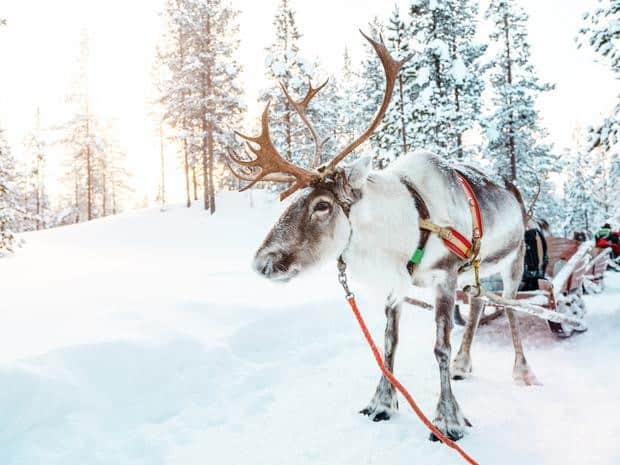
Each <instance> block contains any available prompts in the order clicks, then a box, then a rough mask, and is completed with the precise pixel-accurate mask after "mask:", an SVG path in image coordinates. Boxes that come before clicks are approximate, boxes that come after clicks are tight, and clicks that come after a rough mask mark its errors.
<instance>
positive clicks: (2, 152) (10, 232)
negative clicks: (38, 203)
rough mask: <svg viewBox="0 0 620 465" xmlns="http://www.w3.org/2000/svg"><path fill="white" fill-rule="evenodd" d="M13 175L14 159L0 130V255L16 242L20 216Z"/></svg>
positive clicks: (10, 249) (12, 248) (11, 250)
mask: <svg viewBox="0 0 620 465" xmlns="http://www.w3.org/2000/svg"><path fill="white" fill-rule="evenodd" d="M15 176H16V169H15V160H14V159H13V156H12V155H11V152H10V150H9V147H8V144H7V143H6V140H5V139H4V134H3V132H2V131H1V130H0V257H1V256H2V255H4V254H6V253H7V252H13V250H14V247H15V245H16V243H17V239H16V237H15V234H14V230H15V229H17V228H16V226H18V223H19V221H20V218H21V216H22V211H21V209H20V206H19V195H18V192H17V187H16V183H15Z"/></svg>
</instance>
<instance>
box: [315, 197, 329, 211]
mask: <svg viewBox="0 0 620 465" xmlns="http://www.w3.org/2000/svg"><path fill="white" fill-rule="evenodd" d="M330 208H332V206H331V205H330V203H329V202H326V201H324V200H321V201H320V202H317V203H316V205H315V206H314V211H315V212H324V211H327V210H329V209H330Z"/></svg>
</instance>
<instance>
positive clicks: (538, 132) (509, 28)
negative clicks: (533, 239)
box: [485, 0, 557, 206]
mask: <svg viewBox="0 0 620 465" xmlns="http://www.w3.org/2000/svg"><path fill="white" fill-rule="evenodd" d="M485 17H486V19H487V20H489V21H490V22H491V26H492V30H491V33H490V36H489V39H490V42H491V43H493V44H495V45H496V52H495V54H494V56H493V57H492V59H491V61H490V62H489V64H488V66H489V68H490V81H491V86H492V109H491V114H490V116H489V117H488V121H487V127H486V135H487V138H488V146H487V156H488V157H489V158H491V159H492V160H493V162H494V163H495V167H496V170H497V172H498V173H501V174H503V175H507V176H508V177H509V178H510V179H512V180H516V181H517V184H518V185H519V186H520V187H521V188H522V190H523V192H524V194H525V197H526V198H528V199H531V198H532V197H533V195H534V194H535V191H536V185H537V179H538V180H541V181H542V180H544V179H546V178H547V175H548V173H550V172H553V171H557V158H556V157H555V156H554V155H553V153H552V152H551V147H550V146H549V145H546V144H544V143H543V142H542V141H543V139H544V137H545V136H546V132H545V131H544V129H543V128H542V127H541V126H540V124H539V115H538V111H537V110H536V108H535V103H536V98H537V96H538V95H539V94H540V93H541V92H545V91H548V90H551V89H552V88H553V86H552V85H550V84H547V83H542V82H541V81H540V79H539V78H538V76H537V75H536V72H535V70H534V67H533V65H532V61H531V57H530V44H529V42H528V35H527V20H528V17H527V14H526V13H525V11H523V9H522V8H521V7H520V6H519V5H518V4H517V3H516V2H515V1H513V0H491V3H490V5H489V8H488V10H487V11H486V14H485ZM550 195H551V194H550V192H549V191H548V190H547V189H546V188H544V186H543V191H542V192H541V197H540V199H539V200H538V203H537V205H538V206H541V205H544V204H545V202H546V200H545V199H547V200H548V199H549V196H550Z"/></svg>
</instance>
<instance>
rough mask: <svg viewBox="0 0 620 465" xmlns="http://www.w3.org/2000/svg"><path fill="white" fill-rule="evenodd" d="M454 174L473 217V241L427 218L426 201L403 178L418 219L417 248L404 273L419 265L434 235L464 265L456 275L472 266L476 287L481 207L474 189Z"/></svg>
mask: <svg viewBox="0 0 620 465" xmlns="http://www.w3.org/2000/svg"><path fill="white" fill-rule="evenodd" d="M454 174H455V176H456V178H457V180H458V181H459V184H461V187H462V188H463V192H464V193H465V197H466V198H467V204H468V206H469V210H470V212H471V218H472V240H471V241H470V240H469V239H467V238H466V237H465V236H464V235H463V234H461V233H460V232H459V231H457V230H456V229H454V228H453V227H451V226H438V225H437V224H435V223H433V222H432V221H431V219H430V213H429V211H428V207H427V206H426V202H424V199H423V198H422V196H421V195H420V193H419V192H418V191H417V189H416V188H415V186H414V185H413V184H412V183H411V182H409V180H407V179H406V178H402V179H401V182H402V183H403V184H404V185H405V187H406V188H407V190H408V191H409V193H410V194H411V196H412V197H413V200H414V203H415V206H416V209H417V211H418V215H419V217H420V222H419V227H420V239H419V240H418V246H417V248H416V249H415V251H414V252H413V254H411V257H410V258H409V261H408V262H407V271H408V272H409V274H410V275H413V273H414V272H415V269H416V267H417V266H418V265H419V264H420V263H421V261H422V258H423V257H424V250H425V248H426V243H427V242H428V239H429V238H430V235H431V233H434V234H437V235H438V236H439V237H440V238H441V240H442V241H443V243H444V245H445V246H446V247H447V248H448V249H449V250H450V251H451V252H452V253H454V254H455V255H456V256H457V257H458V258H459V259H461V260H463V261H464V263H463V264H462V265H461V266H460V267H459V272H462V271H467V270H469V269H470V268H471V267H472V266H473V267H474V271H475V274H476V285H478V266H479V264H480V263H479V260H478V254H479V252H480V245H481V243H482V235H483V225H482V215H481V213H480V204H479V203H478V199H477V198H476V195H475V194H474V190H473V189H472V187H471V185H470V184H469V182H468V181H467V179H466V178H465V176H463V175H462V174H461V173H460V172H458V171H456V170H454Z"/></svg>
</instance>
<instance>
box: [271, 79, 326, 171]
mask: <svg viewBox="0 0 620 465" xmlns="http://www.w3.org/2000/svg"><path fill="white" fill-rule="evenodd" d="M327 81H329V79H325V82H324V83H323V84H321V85H320V86H319V87H317V88H314V87H312V81H308V93H306V96H305V97H304V98H302V99H301V100H299V101H295V100H293V98H292V97H291V96H290V94H289V93H288V91H287V90H286V87H285V86H284V84H282V82H280V87H281V88H282V91H283V92H284V95H285V96H286V99H287V100H288V102H289V103H290V104H291V106H292V107H293V109H294V110H295V111H296V112H297V114H298V115H299V116H300V118H301V120H302V121H303V122H304V124H305V125H306V126H307V127H308V129H309V130H310V133H311V134H312V140H314V159H313V163H312V166H313V167H316V166H318V164H319V162H320V161H321V148H322V146H323V143H322V142H319V136H318V133H317V132H316V129H314V126H313V125H312V123H310V121H309V120H308V114H307V112H308V105H309V104H310V101H311V100H312V99H313V98H314V96H315V95H316V94H318V93H319V91H320V90H321V89H322V88H323V87H325V86H326V85H327Z"/></svg>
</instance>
